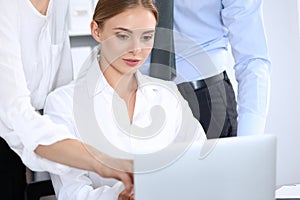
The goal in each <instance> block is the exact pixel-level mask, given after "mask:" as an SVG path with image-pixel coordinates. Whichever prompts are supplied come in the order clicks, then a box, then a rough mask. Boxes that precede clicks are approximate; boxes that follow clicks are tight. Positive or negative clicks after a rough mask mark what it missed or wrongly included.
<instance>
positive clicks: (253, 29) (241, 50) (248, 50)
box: [221, 0, 270, 135]
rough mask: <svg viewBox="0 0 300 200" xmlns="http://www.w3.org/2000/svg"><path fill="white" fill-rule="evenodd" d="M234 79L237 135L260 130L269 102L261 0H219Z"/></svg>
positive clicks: (258, 132) (268, 71)
mask: <svg viewBox="0 0 300 200" xmlns="http://www.w3.org/2000/svg"><path fill="white" fill-rule="evenodd" d="M222 3H223V7H224V9H223V10H222V11H221V14H222V19H223V23H224V25H225V26H226V27H227V28H228V30H229V34H228V37H229V41H230V44H231V46H232V54H233V56H234V59H235V75H236V79H237V82H238V99H237V102H238V135H251V134H262V133H263V132H264V128H265V122H266V116H267V111H268V102H269V87H270V80H269V79H270V77H269V76H270V61H269V58H268V52H267V45H266V38H265V32H264V26H263V22H262V13H261V4H262V2H261V0H241V1H238V0H222Z"/></svg>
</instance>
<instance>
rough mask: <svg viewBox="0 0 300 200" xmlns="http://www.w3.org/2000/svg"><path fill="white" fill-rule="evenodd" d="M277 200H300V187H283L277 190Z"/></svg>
mask: <svg viewBox="0 0 300 200" xmlns="http://www.w3.org/2000/svg"><path fill="white" fill-rule="evenodd" d="M276 200H300V185H289V186H282V187H281V188H279V189H277V190H276Z"/></svg>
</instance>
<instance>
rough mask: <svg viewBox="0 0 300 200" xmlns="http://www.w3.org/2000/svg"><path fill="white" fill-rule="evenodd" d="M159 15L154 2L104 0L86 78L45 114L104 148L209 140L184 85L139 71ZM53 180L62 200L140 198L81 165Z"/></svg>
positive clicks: (141, 148)
mask: <svg viewBox="0 0 300 200" xmlns="http://www.w3.org/2000/svg"><path fill="white" fill-rule="evenodd" d="M157 19H158V13H157V10H156V8H155V5H154V3H153V0H143V1H140V0H124V1H119V0H99V2H98V4H97V6H96V9H95V13H94V16H93V21H92V23H91V31H92V35H93V37H94V39H95V40H96V41H98V42H99V43H100V45H99V50H98V49H97V50H96V51H94V52H93V53H92V55H91V57H89V59H88V60H87V62H86V63H85V64H84V66H83V67H84V69H83V70H81V73H80V75H79V76H78V80H76V81H74V82H72V83H71V84H69V85H67V86H64V87H61V88H59V89H58V90H56V91H55V92H53V93H52V94H50V95H49V97H48V99H47V102H46V106H45V112H46V113H47V114H48V115H49V116H50V117H51V118H52V120H53V121H55V122H56V123H60V124H64V125H66V126H67V127H68V128H69V130H70V132H71V133H73V134H74V135H75V136H76V137H78V138H80V139H83V140H84V141H85V142H86V140H90V141H88V142H87V143H88V144H92V145H93V146H94V147H96V148H101V151H102V152H104V153H107V152H109V150H110V149H109V148H112V149H113V150H112V151H111V152H121V153H120V154H119V155H133V156H134V155H142V156H147V155H148V154H152V153H155V152H157V151H159V150H162V149H164V148H167V147H168V145H171V144H172V143H174V142H176V141H180V142H182V141H184V142H187V143H189V144H191V143H192V142H193V141H195V140H200V141H204V140H205V139H206V136H205V133H204V131H203V129H202V127H201V125H200V124H199V123H198V121H197V120H196V119H194V118H193V115H192V113H191V110H190V108H189V107H188V104H187V102H186V101H185V100H184V99H183V98H182V97H181V95H180V93H179V92H178V90H177V87H176V85H175V84H174V83H173V82H169V81H162V80H158V79H155V78H150V77H147V76H144V75H142V74H141V73H140V72H139V71H138V68H139V67H140V66H141V65H142V64H143V63H144V61H145V60H146V58H147V57H148V55H149V54H150V52H151V49H152V47H153V39H154V38H153V37H154V33H155V27H156V24H157ZM86 134H90V135H86ZM95 144H96V146H95ZM97 144H99V145H98V146H97ZM108 144H110V145H108ZM104 146H106V147H108V149H103V148H104ZM122 152H123V154H122ZM113 156H115V155H113ZM106 164H107V163H106ZM108 165H109V163H108ZM113 167H117V166H113ZM51 178H52V182H53V185H54V188H55V191H56V195H57V197H58V199H89V200H91V199H134V193H133V189H131V190H130V191H128V190H123V186H122V183H121V182H119V181H117V180H113V179H106V178H102V177H99V176H98V175H96V174H95V173H93V172H89V171H84V170H79V169H75V168H74V169H72V170H71V171H70V172H69V173H67V174H64V175H61V176H58V175H54V174H52V175H51Z"/></svg>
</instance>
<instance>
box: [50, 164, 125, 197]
mask: <svg viewBox="0 0 300 200" xmlns="http://www.w3.org/2000/svg"><path fill="white" fill-rule="evenodd" d="M50 176H51V180H52V183H53V187H54V190H55V193H56V197H57V199H58V200H65V199H70V200H82V199H89V200H116V199H118V196H119V193H120V192H121V191H122V190H123V189H124V185H123V184H122V182H120V181H116V180H109V179H105V178H102V177H100V176H99V177H97V182H98V184H97V185H95V184H94V183H93V180H92V179H90V177H89V172H87V171H83V170H80V169H75V168H73V169H72V170H70V171H69V172H68V173H66V174H64V175H61V176H58V175H54V174H50Z"/></svg>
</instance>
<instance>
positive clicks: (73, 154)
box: [35, 139, 133, 187]
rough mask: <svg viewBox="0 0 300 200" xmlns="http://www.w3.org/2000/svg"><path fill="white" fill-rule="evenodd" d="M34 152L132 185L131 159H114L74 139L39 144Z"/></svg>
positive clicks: (129, 185) (126, 184)
mask: <svg viewBox="0 0 300 200" xmlns="http://www.w3.org/2000/svg"><path fill="white" fill-rule="evenodd" d="M35 152H36V153H37V154H38V155H40V156H42V157H44V158H47V159H49V160H51V161H54V162H58V163H61V164H65V165H68V166H71V167H75V168H79V169H83V170H88V171H93V172H95V173H97V174H98V175H100V176H102V177H107V178H116V179H118V180H121V181H122V182H123V183H124V185H125V187H132V184H133V180H132V175H131V173H128V172H131V171H132V161H128V160H121V159H114V158H112V157H109V156H107V155H105V154H103V153H101V152H99V151H97V150H96V149H95V148H92V147H90V146H89V145H86V144H84V143H82V142H80V141H78V140H75V139H66V140H62V141H59V142H56V143H54V144H51V145H39V146H38V147H37V148H36V149H35Z"/></svg>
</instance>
